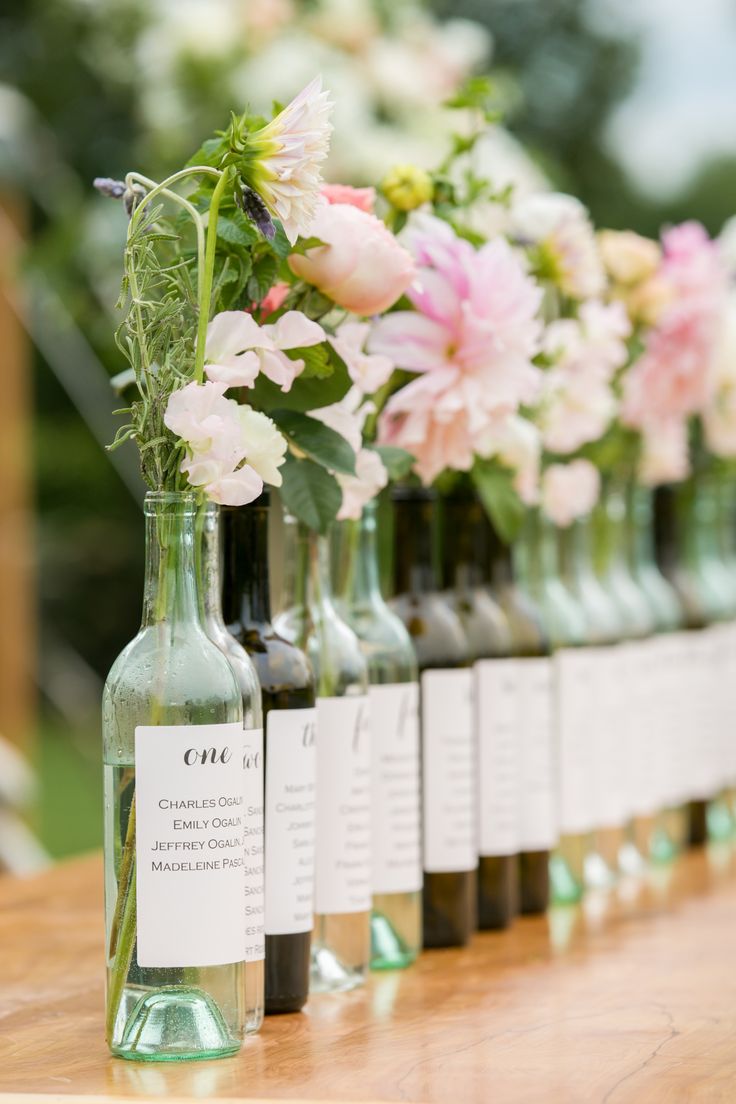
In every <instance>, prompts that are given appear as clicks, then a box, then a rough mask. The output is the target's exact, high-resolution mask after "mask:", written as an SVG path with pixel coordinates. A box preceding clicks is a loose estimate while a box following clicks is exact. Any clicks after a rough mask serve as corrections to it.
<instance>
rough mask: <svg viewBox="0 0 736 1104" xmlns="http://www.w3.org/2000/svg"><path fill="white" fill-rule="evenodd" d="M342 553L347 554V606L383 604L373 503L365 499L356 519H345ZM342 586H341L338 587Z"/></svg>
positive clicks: (345, 593) (374, 506) (344, 595)
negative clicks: (360, 512) (360, 513)
mask: <svg viewBox="0 0 736 1104" xmlns="http://www.w3.org/2000/svg"><path fill="white" fill-rule="evenodd" d="M342 526H343V536H344V538H345V539H344V541H343V542H342V554H343V556H345V558H346V561H347V562H346V564H345V587H344V592H343V597H344V599H345V602H346V603H347V605H348V606H350V607H356V606H367V605H383V604H384V603H383V595H382V594H381V577H380V572H379V570H378V544H377V540H376V528H377V527H376V503H375V502H368V503H366V505H365V506H364V507H363V513H362V515H361V517H360V518H359V519H358V520H356V521H344V522H342ZM341 589H342V588H341Z"/></svg>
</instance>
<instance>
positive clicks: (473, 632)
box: [442, 491, 520, 929]
mask: <svg viewBox="0 0 736 1104" xmlns="http://www.w3.org/2000/svg"><path fill="white" fill-rule="evenodd" d="M442 521H443V525H442V582H443V586H444V588H445V589H444V596H445V598H446V600H447V602H448V603H449V605H450V606H451V607H452V608H453V609H454V610H455V613H456V614H457V615H458V617H459V618H460V622H461V624H462V626H463V629H464V630H465V636H466V639H467V641H468V644H469V646H470V654H471V659H472V660H473V661H474V665H475V668H474V671H475V721H476V739H477V747H478V763H479V770H478V828H479V832H478V840H479V848H480V858H479V861H478V926H479V927H480V928H481V929H494V928H506V927H508V925H509V924H510V923H511V921H512V920H513V918H514V916H515V915H516V914H517V913H518V911H519V907H518V897H519V887H518V852H519V846H518V828H519V796H520V795H519V753H518V746H517V743H518V741H517V733H516V717H515V712H516V701H515V696H514V689H513V686H512V684H511V680H510V678H509V668H508V666H507V665H506V664H504V663H498V662H495V663H494V662H493V661H494V660H498V659H500V658H501V657H508V656H509V653H510V649H511V634H510V632H509V627H508V624H507V621H506V617H505V615H504V613H503V611H502V609H501V607H500V606H499V605H498V603H497V602H496V601H495V600H494V599H493V598H492V597H491V594H490V592H489V591H488V589H487V588H486V586H485V585H484V584H485V575H486V573H487V569H488V557H489V550H488V542H487V523H486V514H485V510H484V509H483V507H482V505H481V503H480V501H479V500H478V498H477V496H474V495H473V494H472V493H467V492H466V493H463V492H462V491H456V492H455V493H453V494H452V495H451V496H450V497H448V498H446V499H444V500H443V502H442Z"/></svg>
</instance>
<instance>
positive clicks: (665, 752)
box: [626, 480, 687, 863]
mask: <svg viewBox="0 0 736 1104" xmlns="http://www.w3.org/2000/svg"><path fill="white" fill-rule="evenodd" d="M626 516H627V537H628V541H627V543H628V562H629V569H630V571H631V574H632V575H633V577H634V579H635V580H636V582H637V584H638V586H639V589H640V591H641V592H642V593H643V594H644V596H645V598H646V599H647V601H648V602H649V609H650V613H651V615H652V620H653V625H654V632H655V634H656V644H655V663H654V670H653V678H654V689H655V709H654V713H653V718H652V720H653V727H654V735H655V740H656V741H657V743H658V747H659V756H658V761H659V773H660V774H661V776H662V777H663V786H662V805H663V808H664V813H663V814H662V816H661V817H658V818H657V826H656V828H655V832H654V836H653V839H652V847H651V854H650V857H651V859H652V860H653V861H654V862H656V863H667V862H670V861H671V860H672V859H673V858H674V857H675V856H676V855H677V853H678V852H679V851H681V850H682V849H683V848H684V847H685V845H686V842H687V806H686V805H683V804H682V803H681V802H682V800H683V798H684V794H683V792H682V786H683V771H682V740H680V739H679V738H678V717H677V715H676V710H677V705H676V702H675V697H676V695H673V693H672V690H673V680H676V679H677V678H678V674H677V665H678V662H679V638H678V637H677V636H675V635H674V634H676V633H677V632H678V631H679V630H680V629H681V628H682V627H683V623H684V613H683V609H682V605H681V604H680V600H679V598H678V596H677V592H676V590H675V588H674V587H673V586H672V584H671V583H670V582H668V580H667V579H666V578H665V577H664V575H663V574H662V572H661V571H660V569H659V567H658V565H657V561H656V557H655V549H654V494H653V492H652V490H651V489H650V488H649V487H643V486H640V485H639V484H637V483H636V482H635V481H634V480H632V481H631V482H630V483H629V486H628V488H627V510H626Z"/></svg>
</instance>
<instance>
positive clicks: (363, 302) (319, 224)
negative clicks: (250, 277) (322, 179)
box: [289, 202, 414, 316]
mask: <svg viewBox="0 0 736 1104" xmlns="http://www.w3.org/2000/svg"><path fill="white" fill-rule="evenodd" d="M309 234H310V236H312V237H316V238H319V239H320V241H323V242H324V243H325V244H324V245H320V246H315V247H314V248H313V249H309V250H307V252H306V253H305V254H304V255H303V256H302V255H299V254H296V253H294V254H292V255H291V257H289V266H290V268H291V270H292V272H294V273H295V274H296V275H297V276H299V277H301V279H302V280H306V282H307V283H308V284H313V285H314V287H316V288H318V289H319V290H320V291H321V292H322V293H323V294H324V295H326V296H327V297H328V298H330V299H332V300H333V302H335V303H337V305H338V306H339V307H344V308H345V310H349V311H352V313H353V314H359V315H364V316H367V315H372V314H381V313H382V312H383V311H385V310H388V308H389V307H391V306H393V304H394V303H395V302H396V300H397V299H398V298H399V296H400V295H402V294H403V292H404V291H406V289H407V287H408V286H409V284H410V283H411V281H412V280H413V279H414V263H413V261H412V259H411V257H410V256H409V254H408V253H407V251H406V250H405V249H404V248H403V247H402V246H401V245H399V243H398V241H397V240H396V238H395V237H394V235H393V234H392V233H391V232H390V230H388V229H387V228H386V226H385V225H384V224H383V223H382V222H381V220H380V219H378V218H376V216H375V215H371V214H368V213H367V212H366V211H363V210H361V209H360V208H358V207H355V206H351V205H350V204H345V203H336V204H329V203H325V202H323V203H322V205H321V206H320V207H319V208H318V210H317V214H316V215H315V218H314V221H313V223H312V224H311V226H310V228H309Z"/></svg>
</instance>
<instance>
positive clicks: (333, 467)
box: [271, 410, 355, 475]
mask: <svg viewBox="0 0 736 1104" xmlns="http://www.w3.org/2000/svg"><path fill="white" fill-rule="evenodd" d="M271 417H272V418H273V420H274V422H275V423H276V425H277V426H278V427H279V429H280V430H281V432H282V433H285V434H286V436H287V437H288V438H289V440H290V441H292V442H293V443H294V444H295V445H296V446H297V448H298V449H300V450H301V451H302V452H305V453H306V454H307V456H309V457H310V459H312V460H315V461H316V462H317V463H318V464H321V465H322V466H323V467H324V468H329V469H330V471H335V472H341V473H342V474H344V475H355V453H354V451H353V449H352V448H351V447H350V445H349V444H348V442H347V441H346V440H345V438H344V437H343V436H342V435H341V434H339V433H336V432H335V430H334V429H331V428H330V427H329V426H326V425H323V423H322V422H320V421H318V420H317V419H316V418H310V417H309V415H307V414H301V413H300V412H299V411H298V410H272V411H271Z"/></svg>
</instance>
